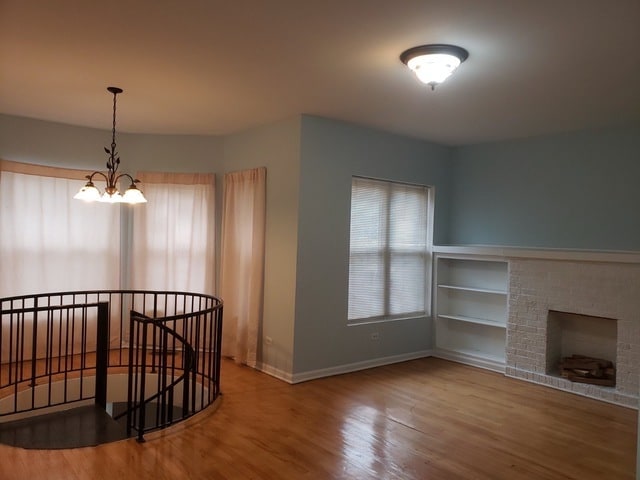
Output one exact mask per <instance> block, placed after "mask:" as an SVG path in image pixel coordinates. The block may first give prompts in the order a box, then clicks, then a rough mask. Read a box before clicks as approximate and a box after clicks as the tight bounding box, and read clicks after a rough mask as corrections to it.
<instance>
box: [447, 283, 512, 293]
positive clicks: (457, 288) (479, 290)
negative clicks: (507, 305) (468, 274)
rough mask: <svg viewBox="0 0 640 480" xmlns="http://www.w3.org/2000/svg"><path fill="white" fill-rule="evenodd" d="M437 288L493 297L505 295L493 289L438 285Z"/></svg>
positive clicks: (504, 291) (503, 291)
mask: <svg viewBox="0 0 640 480" xmlns="http://www.w3.org/2000/svg"><path fill="white" fill-rule="evenodd" d="M438 288H449V289H451V290H463V291H466V292H478V293H491V294H493V295H506V294H507V291H506V290H496V289H494V288H477V287H462V286H459V285H438Z"/></svg>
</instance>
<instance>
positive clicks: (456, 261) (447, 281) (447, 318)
mask: <svg viewBox="0 0 640 480" xmlns="http://www.w3.org/2000/svg"><path fill="white" fill-rule="evenodd" d="M434 276H435V309H434V312H435V314H434V317H435V319H434V320H435V321H434V325H435V338H436V349H435V353H436V355H437V356H440V357H442V358H447V359H450V360H455V361H459V362H463V363H467V364H470V365H475V366H479V367H483V368H488V369H491V370H496V371H502V372H503V371H504V354H505V345H506V330H507V315H508V283H509V280H508V279H509V264H508V262H507V261H506V260H505V259H504V258H492V257H483V256H475V255H451V254H438V253H436V254H435V269H434Z"/></svg>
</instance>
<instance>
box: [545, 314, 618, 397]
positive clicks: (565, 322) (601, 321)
mask: <svg viewBox="0 0 640 480" xmlns="http://www.w3.org/2000/svg"><path fill="white" fill-rule="evenodd" d="M617 343H618V322H617V321H616V320H615V319H612V318H605V317H594V316H591V315H582V314H578V313H571V312H560V311H556V310H549V313H548V315H547V352H546V353H547V354H546V371H547V374H548V375H555V376H563V377H565V378H569V379H570V380H572V381H579V382H582V383H591V384H595V385H603V386H614V385H615V362H616V352H617Z"/></svg>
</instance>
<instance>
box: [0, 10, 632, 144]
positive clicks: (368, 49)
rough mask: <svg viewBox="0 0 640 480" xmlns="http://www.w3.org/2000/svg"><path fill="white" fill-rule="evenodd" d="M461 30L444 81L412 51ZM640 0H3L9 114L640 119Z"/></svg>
mask: <svg viewBox="0 0 640 480" xmlns="http://www.w3.org/2000/svg"><path fill="white" fill-rule="evenodd" d="M427 43H451V44H455V45H459V46H461V47H464V48H466V49H467V50H468V51H469V58H468V60H467V61H466V62H465V63H463V64H462V65H461V66H460V68H459V69H458V70H457V71H456V72H455V73H454V75H453V76H452V77H451V78H450V79H449V80H448V81H447V82H446V83H445V84H443V85H441V86H439V87H437V88H436V90H435V91H434V92H432V91H431V90H430V89H429V88H428V87H426V86H424V85H422V84H420V83H418V81H417V80H416V78H415V77H414V76H413V75H412V74H411V73H410V71H409V70H408V69H407V68H406V67H405V66H404V65H403V64H402V63H401V62H400V60H399V58H398V57H399V55H400V53H401V52H402V51H403V50H405V49H407V48H409V47H413V46H416V45H421V44H427ZM639 48H640V0H608V1H603V0H395V1H393V0H318V1H311V0H225V1H223V0H182V1H180V0H126V1H125V0H111V1H108V2H98V1H95V0H55V1H52V0H0V112H2V113H7V114H12V115H21V116H27V117H34V118H39V119H44V120H51V121H56V122H64V123H70V124H74V125H84V126H91V127H98V128H110V126H111V97H110V94H109V93H108V92H107V91H106V87H107V86H108V85H115V86H119V87H121V88H123V89H124V93H123V94H122V95H121V96H119V97H118V130H119V131H126V132H138V133H174V134H228V133H232V132H236V131H241V130H244V129H247V128H250V127H253V126H256V125H261V124H265V123H269V122H272V121H276V120H280V119H283V118H287V117H291V116H293V115H296V114H300V113H307V114H314V115H321V116H326V117H330V118H335V119H341V120H345V121H350V122H355V123H360V124H364V125H369V126H372V127H376V128H380V129H384V130H388V131H391V132H397V133H402V134H406V135H410V136H415V137H419V138H424V139H428V140H431V141H435V142H439V143H444V144H451V145H459V144H469V143H476V142H483V141H491V140H500V139H506V138H514V137H523V136H531V135H538V134H545V133H553V132H560V131H568V130H576V129H582V128H590V127H598V126H604V125H611V124H622V123H627V122H631V121H636V120H639V119H640V53H639Z"/></svg>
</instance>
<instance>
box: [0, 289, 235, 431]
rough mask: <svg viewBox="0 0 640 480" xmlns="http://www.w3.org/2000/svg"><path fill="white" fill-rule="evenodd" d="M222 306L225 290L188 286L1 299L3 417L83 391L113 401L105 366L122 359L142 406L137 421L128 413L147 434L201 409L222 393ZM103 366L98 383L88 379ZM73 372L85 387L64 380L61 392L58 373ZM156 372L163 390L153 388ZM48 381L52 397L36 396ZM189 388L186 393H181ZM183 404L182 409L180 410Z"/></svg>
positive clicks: (133, 399) (132, 399)
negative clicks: (9, 397)
mask: <svg viewBox="0 0 640 480" xmlns="http://www.w3.org/2000/svg"><path fill="white" fill-rule="evenodd" d="M101 305H104V307H103V308H102V310H103V311H104V314H103V315H102V316H104V317H105V318H104V319H102V320H101V319H100V315H101V314H100V310H101ZM222 309H223V304H222V301H221V300H220V299H219V298H217V297H214V296H211V295H204V294H197V293H190V292H179V291H148V290H81V291H73V292H53V293H41V294H34V295H19V296H14V297H7V298H2V299H0V421H1V420H2V418H3V417H5V416H6V417H10V416H11V415H13V414H15V413H19V412H28V411H31V410H38V409H43V408H44V409H46V408H48V407H52V406H55V405H60V404H63V403H71V402H75V401H82V400H85V401H86V400H91V399H94V400H95V402H96V403H97V404H104V403H105V402H106V398H107V392H106V386H107V383H106V372H107V371H108V369H113V368H115V367H127V368H128V374H129V379H128V384H129V386H130V390H131V391H130V393H129V394H128V402H127V403H128V404H127V411H128V412H135V411H136V408H137V409H138V410H140V409H142V411H143V412H142V414H140V413H139V412H138V414H130V416H131V417H132V419H133V420H135V422H133V421H132V422H128V429H131V430H136V431H137V433H138V439H139V440H142V435H143V434H144V433H145V432H148V431H151V430H153V429H157V428H164V427H166V426H168V425H170V424H172V423H175V422H177V421H180V420H183V419H184V418H187V417H188V416H191V415H193V414H195V413H197V412H198V411H200V410H202V409H204V408H206V407H207V406H208V405H210V404H211V403H212V402H213V401H214V400H215V399H216V398H217V396H218V395H219V393H220V357H221V348H220V347H221V333H222ZM138 311H139V312H140V313H137V312H138ZM138 333H144V341H142V340H143V338H142V336H141V337H140V338H137V334H138ZM101 349H102V351H101ZM134 353H135V355H134ZM101 362H102V363H103V364H101ZM94 372H95V374H96V384H95V392H94V391H90V390H91V388H93V387H91V388H90V386H89V385H88V384H86V383H83V382H85V379H86V378H88V377H87V375H88V374H91V373H94ZM101 372H104V375H105V379H104V384H103V387H104V392H102V391H101V390H100V389H101V388H102V387H101V386H100V385H101V381H100V379H99V378H98V377H99V376H100V374H101ZM136 375H137V377H136ZM154 375H155V377H154ZM68 377H74V378H75V379H76V380H78V381H79V383H80V386H79V391H80V394H79V395H76V396H73V395H68V392H67V383H65V384H64V395H63V398H62V399H57V398H52V395H51V383H52V381H54V380H56V379H59V378H64V381H65V382H67V380H68ZM150 378H155V380H154V381H155V384H156V388H155V390H156V391H155V392H152V394H151V395H150V396H148V397H145V396H144V393H145V386H146V384H147V383H149V379H150ZM168 379H170V380H168ZM141 380H142V383H141ZM43 382H44V384H43ZM47 383H48V390H49V397H48V398H47V399H45V400H44V401H37V400H36V395H35V393H34V392H35V391H36V390H37V389H41V390H43V389H44V390H46V387H47ZM152 383H153V382H152ZM41 387H44V388H41ZM196 387H197V388H196ZM74 388H75V387H74ZM180 388H182V393H183V395H182V402H180V401H174V400H175V399H174V396H175V392H179V389H180ZM69 390H73V389H69ZM7 392H8V393H13V397H14V398H15V399H17V398H18V397H19V394H23V393H26V395H22V396H23V397H24V399H26V400H25V405H26V406H25V405H22V404H19V402H18V401H17V400H15V401H14V403H13V405H11V406H9V407H7V406H6V405H4V406H3V405H2V403H1V400H2V398H1V397H2V395H3V393H4V394H5V396H6V394H7ZM29 395H30V396H31V398H29ZM53 397H55V395H54V396H53ZM150 405H152V406H153V405H155V408H156V410H157V411H158V412H160V411H162V412H161V413H162V415H161V414H160V413H158V414H156V421H152V422H151V423H148V422H147V421H146V418H145V414H144V409H145V408H146V407H147V406H150ZM176 406H177V407H182V414H181V415H175V416H174V415H173V413H172V410H173V409H174V407H176ZM167 412H168V414H167ZM120 416H121V415H120ZM128 418H129V415H128Z"/></svg>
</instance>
